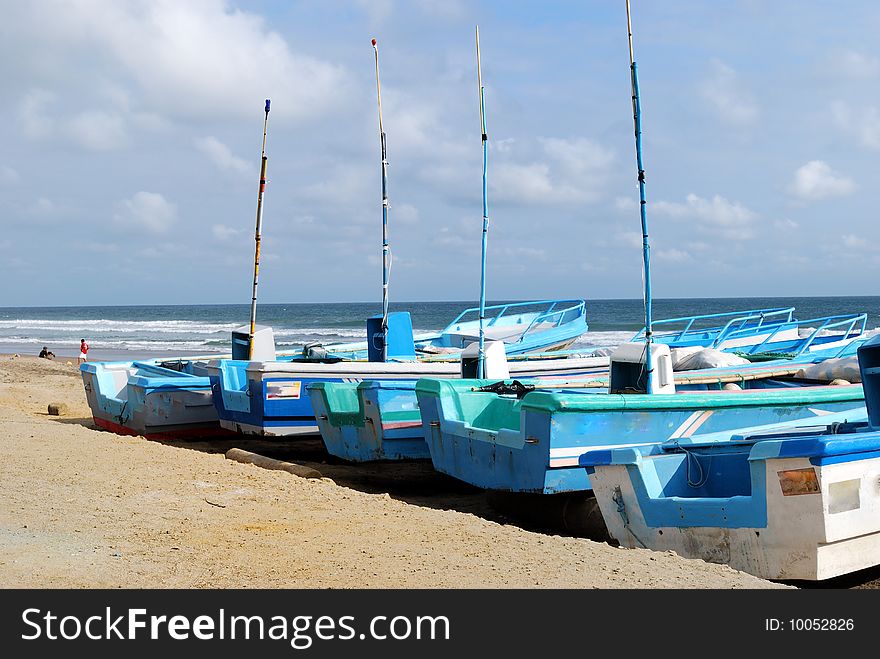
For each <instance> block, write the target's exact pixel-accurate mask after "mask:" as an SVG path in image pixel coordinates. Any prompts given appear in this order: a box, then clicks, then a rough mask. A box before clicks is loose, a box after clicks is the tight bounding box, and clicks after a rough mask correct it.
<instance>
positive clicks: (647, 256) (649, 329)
mask: <svg viewBox="0 0 880 659" xmlns="http://www.w3.org/2000/svg"><path fill="white" fill-rule="evenodd" d="M626 30H627V34H628V35H629V68H630V81H631V83H632V106H633V125H634V127H635V135H636V163H637V164H638V168H639V214H640V215H641V219H642V260H643V261H644V267H645V273H644V274H645V353H646V354H645V370H646V371H647V382H646V385H645V391H646V392H647V393H649V394H650V393H653V388H654V387H653V383H652V380H653V378H652V375H653V371H654V366H653V360H652V356H651V342H652V340H653V333H654V332H653V325H652V321H651V304H652V300H651V246H650V244H649V243H648V217H647V214H646V210H645V206H646V205H647V203H648V202H647V201H645V167H644V164H643V163H642V106H641V101H640V99H639V70H638V66H637V65H636V60H635V57H634V56H633V35H632V19H631V18H630V10H629V0H626Z"/></svg>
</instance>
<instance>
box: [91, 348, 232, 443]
mask: <svg viewBox="0 0 880 659" xmlns="http://www.w3.org/2000/svg"><path fill="white" fill-rule="evenodd" d="M80 372H81V375H82V378H83V386H84V388H85V392H86V399H87V400H88V403H89V408H90V410H91V412H92V418H93V419H94V421H95V425H97V426H98V427H100V428H103V429H105V430H110V431H112V432H115V433H117V434H123V435H141V436H144V437H146V438H148V439H196V438H205V437H214V436H223V435H228V434H229V432H228V431H227V430H225V429H224V428H222V427H221V426H220V420H219V418H218V417H217V411H216V409H215V407H214V403H213V396H212V392H211V384H210V381H209V379H208V378H207V377H203V376H196V375H191V374H187V373H179V372H174V371H170V370H168V369H164V368H161V367H158V366H155V365H153V364H148V363H140V362H92V363H89V362H87V363H85V364H82V365H81V367H80Z"/></svg>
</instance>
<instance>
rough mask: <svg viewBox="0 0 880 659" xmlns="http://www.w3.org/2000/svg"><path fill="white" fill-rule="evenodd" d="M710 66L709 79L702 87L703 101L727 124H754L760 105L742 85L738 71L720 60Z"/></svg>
mask: <svg viewBox="0 0 880 659" xmlns="http://www.w3.org/2000/svg"><path fill="white" fill-rule="evenodd" d="M710 66H711V73H710V76H709V78H707V79H706V80H704V81H703V83H702V84H701V85H700V94H701V96H702V97H703V99H704V100H705V101H706V102H707V103H708V104H709V105H710V106H711V107H712V109H713V110H714V111H715V113H716V114H717V116H718V117H719V118H720V119H721V120H722V121H725V122H726V123H729V124H737V125H741V126H745V125H749V124H752V123H754V121H755V120H756V119H757V118H758V105H757V103H756V102H755V100H754V98H753V97H752V95H751V94H750V93H749V92H748V91H747V90H745V89H744V88H743V87H742V85H741V84H740V82H739V77H738V75H737V73H736V71H734V70H733V69H732V68H730V67H729V66H727V65H726V64H724V63H723V62H720V61H719V60H712V62H711V64H710Z"/></svg>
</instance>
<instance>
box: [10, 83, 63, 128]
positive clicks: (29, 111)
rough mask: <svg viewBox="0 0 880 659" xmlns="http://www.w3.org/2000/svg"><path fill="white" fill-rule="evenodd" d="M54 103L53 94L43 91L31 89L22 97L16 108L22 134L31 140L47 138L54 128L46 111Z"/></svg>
mask: <svg viewBox="0 0 880 659" xmlns="http://www.w3.org/2000/svg"><path fill="white" fill-rule="evenodd" d="M54 101H55V94H53V93H52V92H49V91H46V90H45V89H32V90H30V91H29V92H27V93H26V94H25V95H24V98H22V100H21V103H20V104H19V106H18V119H19V121H20V122H21V128H22V132H24V134H25V136H26V137H29V138H31V139H41V138H45V137H49V136H50V135H51V134H52V131H53V130H54V128H55V125H54V122H53V120H52V119H51V118H50V117H49V116H47V114H46V111H47V109H48V107H49V106H51V104H52V103H53V102H54Z"/></svg>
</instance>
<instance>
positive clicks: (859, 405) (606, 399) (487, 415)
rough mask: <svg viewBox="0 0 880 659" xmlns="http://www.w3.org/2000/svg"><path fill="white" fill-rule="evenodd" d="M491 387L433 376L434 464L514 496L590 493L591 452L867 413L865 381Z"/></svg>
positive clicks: (427, 383)
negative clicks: (571, 389)
mask: <svg viewBox="0 0 880 659" xmlns="http://www.w3.org/2000/svg"><path fill="white" fill-rule="evenodd" d="M490 384H492V383H491V382H489V381H485V380H471V381H461V380H459V381H450V380H447V381H443V380H434V379H423V380H420V381H419V382H418V384H417V385H416V396H417V398H418V405H419V411H420V414H421V419H422V424H423V428H424V433H425V435H424V437H425V440H426V442H427V445H428V449H429V452H430V456H431V461H432V463H433V465H434V468H435V469H436V470H437V471H440V472H443V473H445V474H449V475H450V476H453V477H455V478H457V479H459V480H462V481H464V482H467V483H470V484H471V485H475V486H477V487H481V488H486V489H490V490H499V491H506V492H531V493H542V494H557V493H562V492H583V491H587V490H590V489H591V484H590V480H589V478H588V476H587V474H586V471H585V470H584V469H583V468H582V467H580V466H579V464H578V458H579V456H580V455H581V454H582V453H585V452H587V451H589V450H596V449H599V448H610V447H619V446H639V445H650V444H655V443H657V442H662V441H665V440H677V441H678V442H680V443H682V444H688V443H690V442H699V441H701V440H702V439H703V438H705V437H707V436H711V437H712V438H716V439H722V438H724V437H726V436H729V435H730V434H732V433H734V432H738V431H739V429H742V428H747V427H755V426H763V425H766V424H779V423H783V422H792V421H794V422H798V423H800V424H801V425H803V424H806V423H811V422H813V421H815V420H817V419H822V421H823V422H824V423H827V422H830V421H831V420H835V419H845V420H848V421H852V420H855V419H858V418H864V417H865V408H864V405H865V403H864V394H863V391H862V387H861V386H860V385H849V386H800V387H781V388H777V389H763V390H758V391H748V390H745V391H724V392H717V391H697V392H685V393H680V394H672V395H665V394H657V395H653V396H645V395H642V394H598V395H589V394H583V393H559V392H554V393H549V392H545V391H532V392H529V393H527V394H526V395H525V396H524V397H523V398H522V399H518V398H516V397H513V396H505V395H500V394H497V393H492V392H489V391H481V390H480V389H481V388H483V387H485V386H486V385H490Z"/></svg>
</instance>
